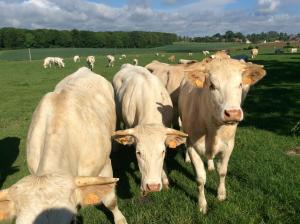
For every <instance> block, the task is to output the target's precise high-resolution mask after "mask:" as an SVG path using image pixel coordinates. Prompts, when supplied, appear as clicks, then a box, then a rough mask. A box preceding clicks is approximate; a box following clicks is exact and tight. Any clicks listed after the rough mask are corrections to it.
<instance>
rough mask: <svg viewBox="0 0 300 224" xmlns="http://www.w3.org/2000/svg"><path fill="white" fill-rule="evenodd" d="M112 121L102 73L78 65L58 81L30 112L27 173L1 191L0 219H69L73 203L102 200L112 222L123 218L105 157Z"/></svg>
mask: <svg viewBox="0 0 300 224" xmlns="http://www.w3.org/2000/svg"><path fill="white" fill-rule="evenodd" d="M115 122H116V112H115V103H114V93H113V88H112V86H111V84H110V83H109V82H108V81H107V80H106V79H105V78H103V77H102V76H100V75H97V74H95V73H93V72H91V71H90V70H89V69H88V68H81V69H79V70H78V71H77V72H75V73H73V74H72V75H70V76H67V77H66V78H64V79H63V80H62V81H61V82H59V83H58V84H57V86H56V87H55V89H54V91H53V92H50V93H48V94H46V95H45V96H44V97H43V99H42V100H41V102H40V103H39V105H38V107H37V108H36V110H35V112H34V114H33V117H32V121H31V125H30V129H29V132H28V137H27V162H28V168H29V171H30V173H31V175H29V176H27V177H24V178H22V179H21V180H20V181H18V182H17V183H16V184H14V185H13V186H11V187H10V188H9V189H6V190H3V191H1V192H0V219H3V218H9V217H12V216H16V217H17V220H16V223H17V224H31V223H35V224H42V223H43V224H45V223H48V224H52V223H61V224H68V223H71V220H72V218H73V216H74V214H76V211H77V209H76V208H77V205H91V204H99V203H101V202H103V203H104V205H105V206H106V207H107V208H108V209H109V210H110V211H111V212H112V213H113V216H114V221H115V223H118V224H121V223H122V224H125V223H127V222H126V219H125V218H124V216H123V215H122V213H121V212H120V210H119V209H118V206H117V200H116V195H115V192H114V186H115V182H116V181H117V179H114V178H112V176H113V174H112V166H111V161H110V158H109V155H110V152H111V136H112V133H113V132H114V130H115Z"/></svg>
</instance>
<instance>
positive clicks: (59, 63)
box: [54, 57, 65, 68]
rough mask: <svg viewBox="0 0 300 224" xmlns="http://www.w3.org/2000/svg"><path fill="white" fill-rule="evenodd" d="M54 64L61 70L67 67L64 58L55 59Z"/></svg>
mask: <svg viewBox="0 0 300 224" xmlns="http://www.w3.org/2000/svg"><path fill="white" fill-rule="evenodd" d="M54 64H55V65H56V66H57V67H59V68H64V67H65V63H64V59H63V58H59V57H54Z"/></svg>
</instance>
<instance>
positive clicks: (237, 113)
mask: <svg viewBox="0 0 300 224" xmlns="http://www.w3.org/2000/svg"><path fill="white" fill-rule="evenodd" d="M186 75H187V77H189V79H190V80H192V82H193V83H194V85H195V86H196V87H197V88H201V89H203V91H204V92H205V94H206V96H207V97H206V98H205V99H206V101H207V104H206V105H208V107H209V108H210V110H211V114H212V116H213V117H214V120H215V121H217V123H220V124H235V123H237V122H240V121H242V120H243V118H244V114H243V110H242V108H241V104H242V101H243V99H244V98H245V97H246V94H247V92H248V90H249V88H250V86H251V85H253V84H255V83H256V82H258V81H259V80H260V79H262V78H263V77H264V76H265V75H266V71H265V70H264V69H263V66H261V65H256V64H252V63H245V62H241V61H238V60H234V59H230V58H227V59H226V58H215V59H210V60H206V61H204V62H203V65H202V70H199V71H197V73H196V74H192V71H188V72H187V73H186Z"/></svg>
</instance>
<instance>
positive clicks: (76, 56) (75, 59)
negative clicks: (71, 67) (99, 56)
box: [73, 55, 80, 63]
mask: <svg viewBox="0 0 300 224" xmlns="http://www.w3.org/2000/svg"><path fill="white" fill-rule="evenodd" d="M73 60H74V62H75V63H76V62H80V57H79V55H75V56H74V57H73Z"/></svg>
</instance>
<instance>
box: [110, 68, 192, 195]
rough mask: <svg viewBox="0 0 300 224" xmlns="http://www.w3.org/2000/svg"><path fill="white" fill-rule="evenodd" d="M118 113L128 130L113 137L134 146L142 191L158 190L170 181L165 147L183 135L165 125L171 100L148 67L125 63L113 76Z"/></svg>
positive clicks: (184, 137)
mask: <svg viewBox="0 0 300 224" xmlns="http://www.w3.org/2000/svg"><path fill="white" fill-rule="evenodd" d="M113 85H114V88H115V92H116V104H117V114H118V117H119V120H123V122H124V123H125V125H126V127H127V128H129V129H126V130H120V131H117V132H116V133H115V135H114V136H113V138H114V139H115V140H116V141H118V142H119V143H121V144H124V145H131V144H134V145H135V146H136V157H137V161H138V165H139V169H140V172H141V174H142V183H141V190H142V192H144V193H145V192H153V191H160V190H161V189H162V187H163V186H164V187H166V188H167V187H168V185H169V181H168V178H167V176H166V173H165V171H164V170H163V164H164V158H165V154H166V146H169V147H170V148H176V147H177V146H178V145H180V144H182V143H184V142H185V139H186V137H187V135H186V134H184V133H182V132H179V131H176V130H174V129H171V128H168V127H170V125H171V120H172V110H173V107H172V102H171V99H170V96H169V94H168V92H167V91H166V89H165V87H164V86H163V85H162V83H161V82H160V80H159V79H158V78H157V77H156V76H154V75H152V74H151V73H150V72H149V71H148V70H147V69H145V68H143V67H140V66H134V65H130V64H124V65H123V66H122V68H121V70H120V71H119V72H118V73H117V74H116V75H115V77H114V79H113Z"/></svg>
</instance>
